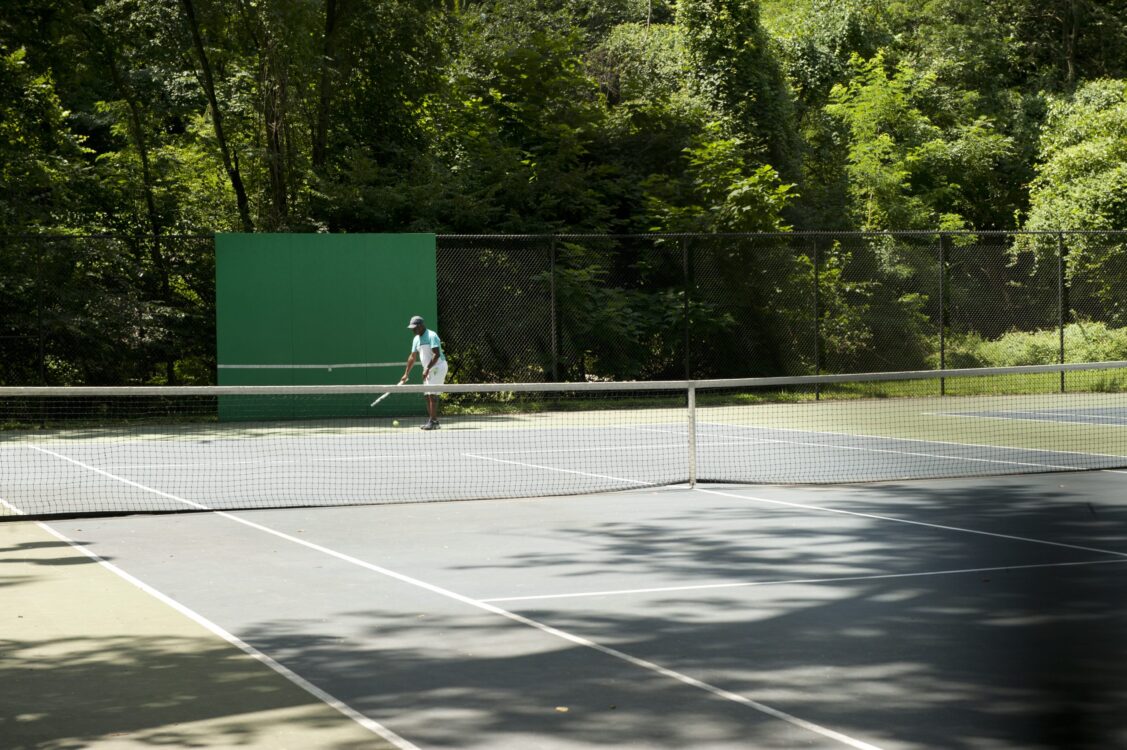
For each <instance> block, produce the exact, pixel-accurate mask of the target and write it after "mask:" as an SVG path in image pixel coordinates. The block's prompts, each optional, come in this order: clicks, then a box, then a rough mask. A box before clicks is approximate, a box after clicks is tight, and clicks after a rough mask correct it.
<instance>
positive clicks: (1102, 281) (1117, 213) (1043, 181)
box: [1023, 79, 1127, 325]
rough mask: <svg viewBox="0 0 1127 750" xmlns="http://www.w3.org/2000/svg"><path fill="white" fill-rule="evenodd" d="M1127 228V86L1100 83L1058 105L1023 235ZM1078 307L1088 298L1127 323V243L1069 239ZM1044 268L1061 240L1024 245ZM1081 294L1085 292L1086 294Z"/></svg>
mask: <svg viewBox="0 0 1127 750" xmlns="http://www.w3.org/2000/svg"><path fill="white" fill-rule="evenodd" d="M1124 227H1127V81H1124V80H1112V79H1107V80H1098V81H1090V82H1088V83H1086V84H1084V85H1083V86H1081V87H1080V88H1079V89H1078V90H1077V91H1076V92H1075V93H1074V94H1071V95H1068V96H1062V97H1058V98H1055V99H1054V100H1053V101H1052V104H1051V105H1050V107H1049V116H1048V119H1047V120H1046V122H1045V128H1044V133H1043V135H1042V138H1041V157H1040V160H1039V163H1038V165H1037V177H1036V179H1035V180H1034V181H1033V185H1032V189H1031V193H1030V208H1029V214H1028V216H1027V218H1026V221H1025V226H1024V228H1025V229H1028V230H1036V231H1054V232H1055V231H1058V230H1074V229H1080V230H1095V231H1106V230H1122V229H1123V228H1124ZM1067 242H1068V245H1067V251H1068V258H1067V269H1068V278H1069V282H1070V285H1071V286H1072V287H1073V288H1074V292H1073V305H1074V307H1075V306H1076V304H1077V303H1078V300H1079V295H1080V294H1081V293H1085V294H1088V295H1090V296H1091V297H1093V298H1094V300H1095V302H1096V304H1097V305H1098V307H1099V308H1102V309H1103V310H1104V311H1106V312H1107V313H1108V314H1111V315H1112V316H1113V319H1114V320H1115V321H1116V322H1117V323H1118V324H1119V325H1124V324H1127V301H1125V300H1124V295H1123V290H1124V289H1127V242H1125V241H1123V240H1122V239H1109V238H1108V237H1106V236H1099V235H1096V236H1090V235H1075V236H1070V237H1068V241H1067ZM1029 246H1035V247H1036V248H1037V249H1038V250H1039V254H1040V257H1041V262H1042V263H1048V262H1053V261H1054V260H1055V257H1056V252H1057V242H1056V238H1055V237H1049V238H1036V237H1029V238H1024V245H1023V247H1029ZM1082 290H1083V292H1082Z"/></svg>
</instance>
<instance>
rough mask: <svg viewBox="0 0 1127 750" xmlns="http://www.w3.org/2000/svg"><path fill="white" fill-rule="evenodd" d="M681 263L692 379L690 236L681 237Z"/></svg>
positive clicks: (687, 360)
mask: <svg viewBox="0 0 1127 750" xmlns="http://www.w3.org/2000/svg"><path fill="white" fill-rule="evenodd" d="M681 264H682V274H683V276H684V284H685V289H684V296H685V299H684V317H685V380H692V378H693V354H692V330H691V328H692V321H691V320H690V319H689V318H690V310H691V309H692V308H691V303H692V286H693V268H692V260H691V258H690V257H689V238H688V237H682V238H681Z"/></svg>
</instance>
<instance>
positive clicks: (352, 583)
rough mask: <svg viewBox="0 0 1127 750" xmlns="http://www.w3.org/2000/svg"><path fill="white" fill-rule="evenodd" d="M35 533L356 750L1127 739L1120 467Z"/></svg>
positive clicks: (1125, 543) (242, 514) (278, 513)
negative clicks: (223, 644) (73, 552)
mask: <svg viewBox="0 0 1127 750" xmlns="http://www.w3.org/2000/svg"><path fill="white" fill-rule="evenodd" d="M986 416H989V415H986ZM660 427H661V426H660V425H659V426H658V428H660ZM724 429H725V428H723V427H722V426H720V427H716V428H715V430H714V431H712V432H710V431H709V430H703V431H702V434H703V437H704V439H708V438H709V436H710V435H715V434H720V433H721V432H722V431H723V430H724ZM757 437H758V438H763V437H767V438H768V439H773V438H771V437H770V436H765V435H757ZM854 445H856V443H854ZM486 449H488V446H487V445H484V446H483V445H479V446H478V451H479V452H478V453H476V454H475V455H486V453H485V452H484V451H485V450H486ZM790 449H792V450H794V449H798V448H797V447H796V446H790ZM879 450H885V448H880V449H879ZM954 450H955V451H956V452H957V450H958V449H954ZM976 455H981V454H976ZM566 456H567V454H561V455H560V456H558V457H557V459H554V460H558V461H560V462H566V461H567V460H568V459H567V457H566ZM1025 458H1028V456H1026V457H1025ZM80 460H81V459H80ZM504 460H509V461H517V462H520V463H524V464H528V463H536V461H531V460H525V459H522V458H520V457H519V456H517V455H515V454H512V453H510V454H508V455H507V457H505V458H504ZM1000 460H1005V459H1000ZM72 465H74V464H72ZM105 465H106V466H112V464H105ZM506 466H507V468H508V469H514V470H518V469H519V470H522V471H524V472H533V471H535V469H533V468H529V467H527V466H525V467H521V466H517V465H506ZM552 466H553V467H554V468H555V469H556V470H557V471H555V472H551V473H562V472H561V471H560V470H566V469H567V468H568V464H566V463H553V464H552ZM585 466H588V468H586V469H584V471H586V472H588V473H591V474H596V473H602V472H600V471H598V470H596V469H591V468H589V467H590V464H585ZM443 470H444V467H443V466H442V465H441V464H434V463H429V464H426V465H424V466H421V467H420V472H419V476H418V477H417V478H418V480H419V481H422V482H425V481H428V478H429V477H430V476H432V475H433V476H437V477H439V479H438V481H445V480H443V479H441V477H442V472H443ZM106 471H110V470H109V469H107V470H106ZM113 471H116V472H118V473H120V474H122V475H125V474H124V472H125V471H126V470H125V469H116V470H113ZM111 473H112V472H111ZM128 476H130V477H138V478H136V479H132V480H131V481H134V482H135V483H136V484H138V485H139V484H144V482H143V481H142V480H143V479H144V476H143V475H134V474H130V475H128ZM104 478H107V479H108V477H104ZM624 478H626V479H629V477H624ZM125 489H133V490H137V489H138V487H136V486H132V487H131V488H130V487H126V488H125ZM174 491H178V490H169V492H174ZM45 526H46V527H48V528H49V529H51V530H53V531H54V532H55V533H57V534H59V535H61V536H62V537H65V538H66V539H68V540H72V541H73V543H74V544H75V545H77V547H78V548H80V549H81V550H82V551H83V552H84V553H85V554H88V555H95V556H97V557H98V558H100V559H101V560H104V561H107V562H108V563H110V564H112V566H114V567H115V568H116V569H118V570H120V571H122V572H123V573H124V574H127V575H128V576H130V577H132V580H133V581H135V582H136V583H137V584H139V585H143V586H145V587H147V588H148V589H149V591H150V593H149V594H148V595H147V596H149V597H150V598H151V597H152V596H153V595H159V596H162V597H166V598H167V600H168V601H169V602H172V603H175V605H176V606H177V607H179V608H180V611H181V614H182V615H183V616H189V615H190V616H192V617H195V618H197V621H198V622H201V623H206V624H207V626H208V627H209V628H211V629H212V631H213V632H221V633H224V634H226V636H227V637H228V638H229V640H232V641H237V642H238V643H239V644H241V645H242V647H243V648H244V649H245V650H248V651H251V652H253V653H255V654H258V655H260V656H261V657H263V660H264V661H267V662H269V663H270V664H272V665H274V669H276V670H277V671H279V672H284V673H285V674H286V675H287V677H286V679H289V680H291V681H293V682H295V683H296V684H299V685H301V686H302V687H303V688H304V689H305V690H306V691H309V690H313V691H314V692H315V693H316V696H317V700H318V701H321V702H325V703H327V704H329V705H332V706H334V707H335V708H336V709H337V711H338V712H340V714H341V718H340V721H341V722H344V723H349V722H352V723H355V725H356V726H359V727H360V728H361V729H362V730H363V735H364V736H365V737H369V738H370V742H371V745H370V746H371V747H389V746H390V747H399V748H410V747H418V748H482V749H485V748H488V749H489V750H527V749H529V748H553V749H555V748H559V749H561V750H562V749H564V748H567V749H571V748H594V747H625V748H700V749H707V750H720V749H734V748H741V749H747V748H766V749H770V748H838V747H854V748H886V749H888V750H893V749H896V750H908V749H912V750H917V749H920V750H922V749H923V748H956V749H962V748H966V749H968V750H969V749H970V748H976V749H979V748H981V749H988V750H1001V749H1003V748H1004V749H1013V750H1018V749H1019V748H1020V749H1023V750H1025V749H1030V748H1034V749H1036V748H1065V747H1067V748H1112V747H1125V746H1127V475H1125V474H1123V473H1117V472H1112V471H1091V472H1081V473H1045V474H1035V475H1024V476H1005V477H989V478H984V477H979V478H975V479H928V480H914V481H902V482H898V481H892V482H877V483H870V484H858V485H852V486H832V487H782V486H772V485H761V486H747V485H722V484H704V485H699V486H698V487H697V488H696V489H694V490H689V489H687V488H680V487H671V488H661V489H656V488H643V489H633V490H627V491H622V492H615V493H607V494H598V495H582V496H574V497H560V498H541V499H523V500H479V501H474V502H462V503H449V502H448V503H426V504H404V505H385V506H356V507H336V508H316V509H302V508H291V509H279V510H258V511H237V512H230V511H224V512H213V513H194V514H183V515H173V516H131V517H118V518H83V519H72V520H52V521H49V522H46V523H45ZM81 559H82V560H85V559H87V558H81ZM153 601H156V600H155V599H154V600H153ZM159 606H165V605H164V604H160V605H159ZM278 679H282V678H281V677H279V678H278ZM162 685H165V686H174V685H176V676H175V672H174V670H173V671H172V672H170V674H169V676H168V678H167V682H166V683H162V682H161V681H159V680H158V681H157V682H156V683H155V684H154V687H153V690H154V694H156V695H160V694H161V693H160V691H161V689H162ZM166 689H168V690H169V693H170V694H169V697H168V699H169V700H176V695H175V690H173V689H172V688H170V687H166ZM245 698H246V701H247V704H248V705H249V706H251V707H254V694H253V692H248V693H247V694H246V696H245ZM143 703H145V704H146V705H147V704H148V702H147V701H143ZM74 710H75V711H76V712H78V713H81V711H82V710H83V708H82V706H76V707H75V709H74ZM139 710H143V709H139ZM225 710H227V711H229V712H230V715H232V716H234V715H237V714H239V713H240V712H241V711H242V710H243V707H242V706H241V705H240V702H239V700H238V699H237V698H236V699H231V700H230V701H229V702H228V704H227V705H226V708H225ZM247 710H249V709H247ZM34 724H35V723H34V722H31V724H26V725H24V727H23V730H22V731H25V732H30V731H31V729H30V728H29V727H31V726H32V725H34ZM14 726H15V727H16V729H17V730H20V729H21V725H19V724H15V725H14ZM42 730H43V727H38V729H37V730H36V731H42ZM8 736H9V737H12V736H14V737H16V738H17V739H16V742H17V745H16V746H17V747H22V746H29V747H30V746H34V745H32V744H25V745H20V744H18V743H19V742H20V741H21V740H20V738H19V735H18V734H15V735H13V734H11V733H9V735H8ZM325 737H326V738H327V737H328V735H325ZM28 742H30V740H28ZM233 744H242V743H233ZM41 746H42V745H41ZM75 746H79V745H75ZM279 746H280V745H279ZM324 746H327V747H349V748H357V747H364V746H367V745H366V744H365V741H361V740H357V739H356V738H355V737H352V736H350V738H349V739H347V740H340V741H339V743H338V742H337V741H336V740H332V741H330V740H328V739H326V744H325V745H324Z"/></svg>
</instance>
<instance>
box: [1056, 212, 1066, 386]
mask: <svg viewBox="0 0 1127 750" xmlns="http://www.w3.org/2000/svg"><path fill="white" fill-rule="evenodd" d="M1067 253H1068V247H1067V246H1066V245H1065V244H1064V232H1060V233H1059V234H1058V235H1057V329H1058V331H1059V333H1060V356H1059V358H1058V359H1059V360H1060V364H1062V365H1063V364H1064V324H1065V317H1066V316H1067V314H1068V312H1067V311H1068V287H1067V285H1066V284H1065V279H1064V275H1065V255H1066V254H1067ZM1060 392H1061V393H1064V370H1061V371H1060Z"/></svg>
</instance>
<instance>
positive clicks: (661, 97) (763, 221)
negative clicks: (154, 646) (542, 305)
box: [0, 0, 1127, 234]
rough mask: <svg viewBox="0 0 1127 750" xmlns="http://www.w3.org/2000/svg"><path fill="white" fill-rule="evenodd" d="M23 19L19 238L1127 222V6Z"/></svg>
mask: <svg viewBox="0 0 1127 750" xmlns="http://www.w3.org/2000/svg"><path fill="white" fill-rule="evenodd" d="M12 4H13V5H14V6H15V7H13V8H12V9H11V10H12V12H10V13H5V18H4V20H3V21H0V61H2V69H0V86H2V87H3V92H4V97H3V101H4V104H3V105H2V108H0V128H2V129H0V170H2V171H0V174H2V175H3V178H4V183H5V186H6V191H5V195H4V196H3V198H2V200H3V204H2V206H0V208H2V210H0V231H3V232H9V233H15V232H22V231H29V230H41V229H52V230H56V231H126V232H129V233H155V234H160V233H167V232H173V231H183V230H201V231H213V230H224V229H234V230H251V229H253V230H281V229H288V230H298V231H302V230H329V231H332V230H348V231H357V230H365V231H385V230H401V229H427V230H432V231H439V232H443V231H447V232H472V231H490V232H528V231H550V230H570V231H577V230H585V231H623V230H635V231H637V230H648V229H652V228H664V229H689V228H693V229H703V230H710V229H739V230H745V229H746V230H755V229H777V228H780V227H783V226H793V227H795V228H799V229H809V228H817V229H828V228H839V229H843V228H894V229H907V228H924V227H927V228H969V229H991V228H994V229H1002V228H1021V227H1022V226H1026V225H1028V226H1031V227H1033V226H1035V227H1037V228H1045V227H1050V228H1064V229H1067V228H1073V227H1093V226H1100V227H1109V226H1114V227H1117V228H1122V226H1123V219H1122V207H1120V208H1119V209H1118V210H1119V211H1120V213H1119V214H1116V210H1117V209H1116V208H1115V206H1112V205H1108V200H1109V199H1108V197H1107V194H1106V191H1105V192H1104V194H1102V195H1101V194H1100V191H1092V190H1091V187H1090V186H1091V185H1093V184H1096V183H1097V182H1098V181H1099V180H1100V179H1102V177H1101V176H1100V174H1101V170H1100V168H1099V167H1098V165H1094V164H1088V163H1087V162H1085V165H1081V164H1079V162H1083V161H1084V160H1085V159H1084V157H1083V152H1085V151H1088V152H1092V153H1103V155H1104V158H1105V160H1106V161H1107V163H1109V164H1111V163H1115V161H1116V158H1115V155H1114V153H1113V152H1112V151H1109V150H1108V149H1107V148H1106V147H1107V145H1108V144H1107V143H1106V141H1107V139H1108V138H1109V137H1111V136H1109V133H1115V132H1120V133H1121V132H1123V129H1124V127H1125V119H1124V118H1125V115H1124V109H1123V106H1122V104H1120V105H1119V106H1118V107H1116V106H1111V105H1109V104H1108V103H1107V102H1108V100H1109V97H1111V98H1114V96H1115V95H1114V92H1115V91H1117V90H1118V91H1122V88H1123V85H1124V84H1123V80H1124V78H1127V71H1125V70H1124V68H1125V66H1127V1H1125V0H1101V1H1100V2H1095V0H1052V1H1050V2H1045V1H1044V0H1037V1H1036V2H1034V1H1033V0H928V1H927V2H923V3H904V2H899V1H898V0H859V1H858V2H850V3H839V2H831V1H830V0H786V1H785V2H784V0H680V1H679V2H675V1H674V0H520V1H519V2H512V1H508V2H495V1H494V0H446V2H440V3H436V2H431V1H429V0H379V1H378V2H360V1H359V0H145V1H144V2H142V0H13V3H12ZM1117 87H1118V89H1117ZM1120 99H1121V97H1120ZM1088 161H1091V160H1090V159H1089V160H1088ZM1119 162H1120V163H1121V162H1122V159H1120V160H1119Z"/></svg>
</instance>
